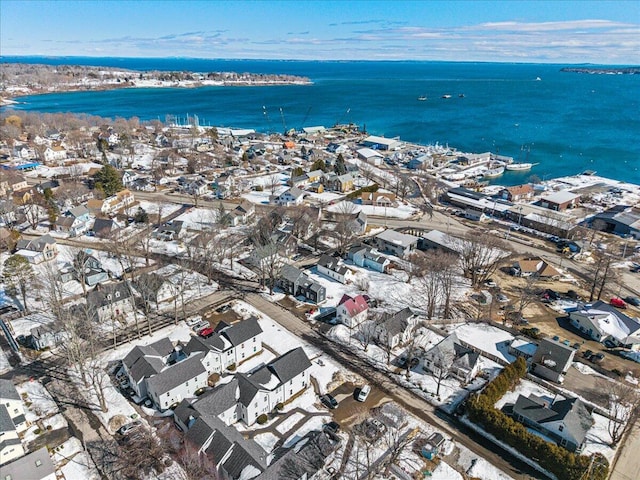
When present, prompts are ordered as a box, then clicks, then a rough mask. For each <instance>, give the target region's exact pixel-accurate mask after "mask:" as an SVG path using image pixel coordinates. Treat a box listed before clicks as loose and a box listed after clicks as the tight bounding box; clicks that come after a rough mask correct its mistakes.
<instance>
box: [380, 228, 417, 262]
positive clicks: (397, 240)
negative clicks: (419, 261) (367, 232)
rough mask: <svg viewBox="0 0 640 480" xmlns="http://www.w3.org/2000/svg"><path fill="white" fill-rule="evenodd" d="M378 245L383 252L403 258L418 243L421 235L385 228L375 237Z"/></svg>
mask: <svg viewBox="0 0 640 480" xmlns="http://www.w3.org/2000/svg"><path fill="white" fill-rule="evenodd" d="M374 238H375V242H376V246H377V247H378V249H379V250H381V251H383V252H389V253H391V254H392V255H396V256H397V257H400V258H403V257H405V256H406V255H408V254H409V253H410V252H411V251H412V250H415V248H416V247H417V245H418V241H419V240H420V238H419V237H416V236H414V235H409V234H407V233H400V232H397V231H395V230H391V229H388V230H385V231H384V232H381V233H379V234H377V235H376V236H375V237H374Z"/></svg>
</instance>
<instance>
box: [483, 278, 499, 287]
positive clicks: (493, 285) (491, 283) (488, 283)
mask: <svg viewBox="0 0 640 480" xmlns="http://www.w3.org/2000/svg"><path fill="white" fill-rule="evenodd" d="M484 284H485V285H486V286H487V287H491V288H495V287H497V286H498V284H497V283H496V282H494V281H493V279H491V278H489V279H487V280H485V281H484Z"/></svg>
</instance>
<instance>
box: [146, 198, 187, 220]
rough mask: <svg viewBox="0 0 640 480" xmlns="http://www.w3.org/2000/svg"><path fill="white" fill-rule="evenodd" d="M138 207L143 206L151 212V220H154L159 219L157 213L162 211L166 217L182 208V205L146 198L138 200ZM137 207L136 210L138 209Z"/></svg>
mask: <svg viewBox="0 0 640 480" xmlns="http://www.w3.org/2000/svg"><path fill="white" fill-rule="evenodd" d="M137 207H140V208H142V209H143V210H144V211H145V212H147V213H148V214H149V216H150V217H151V220H152V221H153V222H156V221H157V217H155V216H156V215H158V213H160V214H161V215H162V218H166V217H168V216H169V215H171V214H172V213H174V212H177V211H178V210H180V208H181V207H180V205H178V204H177V203H168V202H148V201H146V200H138V205H137ZM137 207H136V211H137Z"/></svg>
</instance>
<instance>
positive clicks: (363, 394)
mask: <svg viewBox="0 0 640 480" xmlns="http://www.w3.org/2000/svg"><path fill="white" fill-rule="evenodd" d="M370 392H371V387H370V386H369V385H364V386H363V387H362V388H361V389H360V391H359V392H358V396H357V397H356V400H358V401H359V402H364V401H365V400H366V399H367V397H368V396H369V393H370Z"/></svg>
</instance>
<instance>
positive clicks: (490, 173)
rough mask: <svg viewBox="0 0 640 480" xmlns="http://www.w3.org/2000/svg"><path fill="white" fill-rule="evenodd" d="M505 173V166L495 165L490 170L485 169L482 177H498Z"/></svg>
mask: <svg viewBox="0 0 640 480" xmlns="http://www.w3.org/2000/svg"><path fill="white" fill-rule="evenodd" d="M503 173H504V167H494V168H490V169H489V170H485V171H484V172H483V173H482V178H496V177H499V176H500V175H502V174H503Z"/></svg>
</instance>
